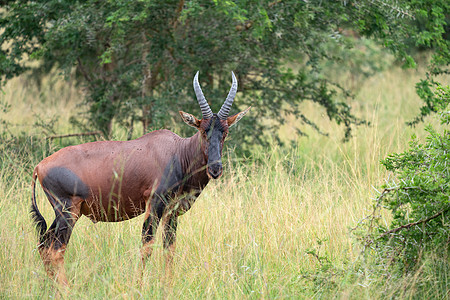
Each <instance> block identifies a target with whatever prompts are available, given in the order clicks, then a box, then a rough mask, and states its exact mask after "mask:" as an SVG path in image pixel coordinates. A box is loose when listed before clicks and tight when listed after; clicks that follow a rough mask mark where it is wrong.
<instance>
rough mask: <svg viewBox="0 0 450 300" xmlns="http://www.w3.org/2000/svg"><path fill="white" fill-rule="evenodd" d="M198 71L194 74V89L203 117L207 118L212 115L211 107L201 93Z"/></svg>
mask: <svg viewBox="0 0 450 300" xmlns="http://www.w3.org/2000/svg"><path fill="white" fill-rule="evenodd" d="M198 72H199V71H197V74H195V76H194V91H195V96H196V97H197V101H198V104H200V109H201V110H202V115H203V119H209V118H211V117H212V116H213V112H212V110H211V107H209V104H208V102H206V99H205V95H203V92H202V88H201V87H200V84H199V83H198Z"/></svg>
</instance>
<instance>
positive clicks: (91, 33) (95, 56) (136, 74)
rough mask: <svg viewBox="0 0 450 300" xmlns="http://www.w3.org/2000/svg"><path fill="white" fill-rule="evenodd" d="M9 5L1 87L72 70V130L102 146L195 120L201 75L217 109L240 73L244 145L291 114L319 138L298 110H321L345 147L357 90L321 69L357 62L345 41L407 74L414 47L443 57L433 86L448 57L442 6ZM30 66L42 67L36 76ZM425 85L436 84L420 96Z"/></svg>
mask: <svg viewBox="0 0 450 300" xmlns="http://www.w3.org/2000/svg"><path fill="white" fill-rule="evenodd" d="M2 4H3V8H2V10H0V17H1V18H0V27H1V28H2V31H0V45H1V48H0V70H1V74H2V78H1V80H2V82H3V83H4V82H5V81H7V80H8V79H10V78H12V77H14V76H17V75H19V74H21V73H23V72H25V71H26V70H28V69H32V71H33V74H35V75H36V76H37V78H39V75H40V74H45V73H47V72H49V70H51V69H54V68H56V69H58V70H62V71H63V72H64V73H65V74H66V75H67V76H70V75H71V74H72V73H73V70H75V77H76V79H77V81H78V82H79V84H80V86H81V87H82V88H83V89H84V91H85V94H86V98H85V102H86V104H87V105H88V106H87V107H88V109H89V111H88V114H87V115H86V116H84V119H81V118H78V119H77V123H78V124H84V125H86V126H89V127H94V128H96V129H99V130H101V131H102V132H103V133H104V134H105V136H108V135H109V134H110V133H111V128H112V123H113V121H114V122H117V123H118V124H120V125H122V126H124V127H125V128H127V129H129V131H130V137H131V135H132V132H133V128H134V127H135V126H134V125H135V124H136V122H141V123H142V125H143V128H144V131H147V130H149V129H150V128H160V127H163V126H166V125H167V123H168V122H170V120H171V117H175V116H176V111H178V110H179V109H180V108H183V109H185V110H191V111H192V112H195V111H198V109H197V107H196V103H195V100H193V99H194V94H193V92H192V88H191V82H192V78H193V75H194V74H195V72H196V71H197V70H200V74H201V75H200V80H201V83H202V84H203V87H204V90H205V92H206V96H207V98H208V99H209V101H210V104H211V106H212V108H213V110H217V109H218V107H219V105H220V104H221V102H222V101H223V98H224V96H225V95H226V92H227V90H228V88H229V85H230V71H231V70H234V71H235V73H236V74H237V75H238V80H239V91H240V92H241V94H239V97H238V99H239V100H238V101H237V103H236V105H237V106H242V107H243V106H244V105H252V106H253V109H252V113H251V114H250V116H249V117H247V118H246V120H245V121H244V122H242V124H241V125H240V127H245V130H246V132H248V133H249V134H248V135H247V137H246V139H245V140H246V141H249V142H252V143H264V142H265V141H266V138H267V137H269V136H275V137H276V134H275V135H274V133H276V130H277V128H278V127H279V126H280V125H282V124H283V123H284V122H285V119H286V116H287V115H289V114H294V115H295V116H297V118H298V120H300V121H301V122H302V123H303V124H307V125H310V126H312V127H313V128H315V129H317V130H318V131H319V132H320V126H318V125H317V124H314V123H313V122H311V121H310V120H309V119H308V117H307V116H306V115H304V114H303V113H302V111H301V110H300V109H299V105H298V104H299V103H301V102H302V101H312V102H315V103H318V104H319V105H320V106H321V107H322V108H323V109H324V111H325V112H326V114H327V116H328V117H329V118H330V119H331V120H333V121H335V122H337V123H338V124H342V125H343V127H344V128H345V136H346V137H347V138H348V137H349V136H350V134H351V129H352V126H354V125H355V124H361V123H364V121H363V120H360V119H358V118H357V117H356V116H354V115H353V114H352V112H351V108H350V106H349V105H348V99H349V98H351V97H352V95H351V93H350V91H347V90H345V89H343V88H342V87H341V86H339V85H338V84H336V83H335V82H333V81H332V80H331V79H330V77H329V76H327V74H325V72H324V69H323V62H324V61H326V62H328V63H331V64H333V63H335V64H336V65H338V64H339V63H340V62H341V61H342V60H343V57H340V56H339V55H336V53H339V52H336V51H333V50H332V49H337V48H338V49H346V50H347V51H348V52H349V53H351V51H352V46H353V44H352V38H351V37H349V36H348V35H346V34H345V31H346V30H349V31H350V32H354V33H355V34H356V35H357V36H359V35H363V36H367V37H370V38H375V39H377V40H379V41H381V42H382V43H384V45H385V46H386V47H387V48H389V49H391V50H393V51H394V53H396V54H397V56H398V58H399V59H401V60H404V62H405V64H406V65H408V66H414V65H415V62H414V60H413V58H412V57H411V55H410V52H409V46H411V45H412V44H413V45H414V46H421V47H428V48H434V49H436V53H437V54H436V56H435V58H434V61H433V64H434V65H433V66H434V67H433V68H432V71H430V77H431V76H432V75H434V74H437V73H442V72H444V70H443V69H442V65H443V62H445V61H447V60H446V55H448V39H446V38H445V34H448V25H447V22H446V19H445V18H446V17H447V16H448V15H449V13H448V8H449V7H448V6H449V5H448V4H447V2H446V1H418V0H411V1H403V2H402V3H398V2H397V1H382V0H378V1H348V2H347V1H343V2H340V1H294V0H288V1H257V2H255V1H248V0H237V1H219V0H215V1H206V0H192V1H185V0H177V1H174V0H169V1H155V0H140V1H134V0H133V1H132V0H118V1H96V0H85V1H69V0H50V1H3V2H2ZM446 30H447V31H446ZM346 57H347V58H349V57H350V58H351V57H352V55H351V54H350V55H347V56H346ZM30 59H31V60H37V61H39V64H38V66H36V64H30V63H29V61H30ZM429 84H433V83H432V81H425V82H424V84H423V85H422V86H427V85H429ZM425 100H426V99H425ZM433 105H434V104H433V103H428V102H426V107H427V108H425V109H424V111H423V115H426V114H428V111H434V109H433V107H434V106H433ZM427 109H428V110H427ZM267 120H270V121H269V122H267ZM299 133H300V134H301V133H302V132H299ZM236 137H238V135H236ZM242 139H243V138H242ZM236 140H239V139H238V138H237V139H236Z"/></svg>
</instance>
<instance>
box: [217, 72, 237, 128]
mask: <svg viewBox="0 0 450 300" xmlns="http://www.w3.org/2000/svg"><path fill="white" fill-rule="evenodd" d="M231 77H232V78H233V83H232V84H231V89H230V92H229V93H228V96H227V99H225V102H224V103H223V105H222V107H221V108H220V110H219V112H218V113H217V116H218V117H219V119H221V120H225V119H226V118H228V114H229V113H230V110H231V105H232V104H233V100H234V97H236V92H237V88H238V84H237V80H236V76H234V72H233V71H231Z"/></svg>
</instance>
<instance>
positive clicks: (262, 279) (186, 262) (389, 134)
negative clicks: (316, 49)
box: [0, 66, 450, 299]
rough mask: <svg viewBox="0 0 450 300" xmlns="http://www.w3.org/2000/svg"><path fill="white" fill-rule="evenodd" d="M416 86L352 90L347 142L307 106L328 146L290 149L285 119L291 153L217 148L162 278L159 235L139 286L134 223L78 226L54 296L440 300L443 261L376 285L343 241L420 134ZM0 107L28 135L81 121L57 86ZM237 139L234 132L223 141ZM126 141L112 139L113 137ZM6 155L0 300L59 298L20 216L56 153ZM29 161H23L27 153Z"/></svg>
mask: <svg viewBox="0 0 450 300" xmlns="http://www.w3.org/2000/svg"><path fill="white" fill-rule="evenodd" d="M423 76H424V71H423V70H402V69H401V68H398V67H394V66H391V67H389V69H388V70H385V71H384V72H382V73H379V74H377V75H375V76H373V77H371V78H369V79H368V80H365V81H362V82H361V85H360V86H358V92H357V96H356V99H355V100H354V103H351V105H352V107H353V110H354V113H355V114H356V115H358V116H360V117H363V118H365V119H367V120H369V121H370V122H371V126H360V127H358V128H356V129H355V130H354V137H353V138H352V139H351V140H350V141H349V142H347V143H342V142H341V139H342V137H343V132H342V128H340V127H339V126H337V125H336V124H334V123H330V122H329V121H328V120H327V117H326V116H325V115H324V114H323V111H322V110H321V109H320V108H318V107H316V106H314V105H310V104H306V105H304V108H305V112H306V114H307V115H309V116H311V115H312V116H313V119H314V120H315V121H316V122H317V124H319V125H320V126H321V128H322V129H323V130H324V131H326V132H328V133H329V136H328V137H325V136H321V135H318V134H316V133H314V131H312V130H310V131H309V133H310V136H309V137H295V135H294V132H295V131H294V130H293V128H294V127H295V126H299V125H298V124H297V122H296V120H295V119H294V118H291V119H290V120H289V122H288V125H286V126H285V127H283V129H282V130H281V135H282V136H283V137H284V138H288V137H289V138H294V140H295V143H294V144H295V145H294V146H286V147H279V146H276V145H274V146H272V147H271V148H270V149H258V148H257V147H255V149H254V150H253V153H252V157H251V158H247V159H242V158H237V157H236V155H234V154H233V149H230V148H229V149H228V150H226V151H225V153H224V164H225V170H224V176H223V177H222V178H221V179H220V180H217V181H213V182H210V184H209V185H208V186H207V188H206V189H205V190H204V191H203V193H202V195H201V197H200V198H199V199H198V200H197V202H196V204H195V205H194V206H193V208H192V209H191V210H190V211H189V212H188V213H186V214H185V215H184V216H182V217H181V218H180V222H179V226H178V236H177V249H176V253H175V256H174V263H173V266H172V272H171V273H172V275H171V276H170V277H169V276H166V272H165V265H164V264H165V260H164V258H163V250H162V243H161V237H160V236H158V239H157V243H156V250H155V251H154V254H153V256H152V257H151V258H150V259H149V260H148V262H147V265H146V268H145V271H144V272H143V276H142V278H141V277H140V257H139V249H140V246H141V228H142V223H143V216H140V217H137V218H135V219H132V220H129V221H125V222H121V223H97V224H93V223H92V222H91V221H89V220H88V219H87V218H81V219H80V221H79V222H78V223H77V224H76V226H75V230H74V233H73V235H72V237H71V240H70V243H69V246H68V250H67V251H66V256H65V257H66V260H65V262H66V271H67V276H68V278H69V281H70V289H69V290H68V291H62V295H63V297H64V298H65V297H67V298H68V299H78V298H81V299H88V298H96V299H98V298H108V299H116V298H126V299H128V298H144V299H152V298H166V297H167V298H172V299H179V298H188V299H189V298H230V299H242V298H256V299H259V298H334V297H336V298H352V299H356V298H365V299H369V298H370V299H373V298H391V297H401V298H415V297H418V296H417V293H416V291H417V289H418V286H420V285H424V284H425V283H426V284H428V287H427V288H426V290H425V292H422V294H420V295H421V296H420V297H422V296H424V295H429V296H431V297H439V298H446V297H447V298H448V297H449V294H448V288H449V285H450V280H449V278H448V275H446V271H445V270H444V271H441V273H439V274H438V275H434V273H433V272H432V270H434V269H435V266H436V264H437V265H438V264H439V261H438V260H439V258H435V260H437V263H436V262H434V263H430V264H429V266H427V265H425V266H424V267H423V268H421V271H420V272H417V273H415V274H412V275H409V276H404V277H400V278H397V279H395V280H394V279H392V280H390V281H385V279H386V277H382V276H381V275H380V274H381V273H382V272H378V273H376V272H372V270H374V269H376V266H373V265H369V263H368V262H361V261H360V257H361V256H360V252H361V247H360V246H358V244H357V243H356V242H355V238H354V237H353V235H352V232H351V230H350V229H351V228H353V227H355V226H356V224H357V223H358V221H359V220H360V219H362V218H363V217H364V216H366V215H367V214H369V213H370V211H371V205H372V203H373V197H374V194H375V193H376V190H375V188H376V187H379V186H380V185H381V184H382V183H383V182H384V180H386V179H387V178H388V177H389V174H388V173H387V172H386V171H384V170H383V168H382V166H381V165H380V163H379V161H380V159H382V158H384V157H386V155H387V154H389V153H392V152H400V151H403V150H405V149H406V148H407V145H408V141H409V139H410V137H411V135H412V134H413V133H416V134H417V136H418V137H419V138H420V137H422V138H423V136H425V133H424V132H423V130H422V129H423V126H424V124H421V125H419V126H417V127H416V128H410V127H408V126H407V125H406V124H405V122H406V121H409V120H411V119H412V118H413V117H414V116H415V115H416V114H417V112H418V109H419V107H420V106H421V102H420V100H419V99H418V97H417V95H416V94H415V89H414V85H415V83H416V82H418V81H419V79H420V78H422V77H423ZM0 97H1V100H2V101H3V102H4V101H6V102H7V103H9V104H11V110H10V111H9V112H8V113H6V114H2V115H1V118H2V119H3V120H7V121H9V122H11V123H14V124H19V125H20V126H10V127H8V128H9V129H8V130H11V131H14V132H20V131H25V132H27V133H29V134H30V135H31V134H41V135H42V132H43V130H44V129H45V128H43V127H42V126H38V125H36V124H35V122H36V121H38V124H47V123H48V122H49V121H50V120H55V123H54V128H56V129H57V133H59V134H63V133H69V132H71V131H72V130H73V128H71V125H70V124H69V122H68V119H69V117H70V116H72V115H74V114H76V113H77V112H78V111H80V110H81V109H82V107H80V106H79V105H78V104H79V103H80V102H81V99H82V95H81V93H80V92H78V91H77V88H76V87H74V86H70V85H68V84H67V83H64V82H62V81H61V80H60V79H58V77H57V76H54V75H53V76H49V77H48V78H46V79H45V80H44V82H42V85H41V88H40V89H38V88H37V86H36V85H35V84H34V83H32V82H30V81H28V80H27V79H26V78H25V77H20V78H17V79H15V80H12V81H10V82H9V83H8V84H7V86H6V87H5V89H4V94H2V95H0ZM193 101H195V100H194V99H193ZM235 102H236V104H238V103H239V94H238V95H237V98H236V101H235ZM180 109H182V108H181V107H180ZM234 110H237V108H236V107H235V108H234ZM191 113H194V114H196V115H199V111H198V112H191ZM55 116H59V118H58V119H57V120H56V119H55ZM428 122H432V123H435V124H437V123H438V122H437V121H436V120H435V119H434V118H428V119H427V120H426V122H425V123H428ZM176 126H183V124H182V122H181V119H180V120H179V123H177V124H174V128H169V129H172V130H174V131H176ZM44 127H45V126H44ZM302 128H304V127H302ZM233 134H236V132H233V129H231V132H230V138H233ZM125 138H126V135H125V133H121V132H120V131H117V133H116V136H115V139H125ZM73 142H74V143H79V142H80V140H75V139H74V140H73ZM31 144H33V145H31ZM11 147H12V146H11ZM11 147H9V146H8V145H3V146H2V151H3V153H2V161H1V162H2V165H1V169H0V224H1V225H0V298H53V297H54V296H55V295H56V290H57V289H58V288H57V287H56V286H55V284H54V283H53V282H52V281H50V280H49V279H48V278H47V276H46V274H45V271H44V268H43V264H42V261H41V259H40V257H39V254H38V252H37V248H36V246H37V238H36V233H35V229H34V228H33V225H32V223H31V220H30V216H29V209H30V203H31V202H30V197H31V189H30V184H31V172H32V168H33V167H34V165H36V164H37V163H38V162H39V161H40V160H41V159H42V158H44V157H45V156H47V155H49V154H51V153H53V152H54V151H56V150H57V149H58V147H59V146H57V145H53V146H47V145H46V144H45V143H44V142H43V140H28V141H26V142H25V141H24V143H23V145H21V146H20V147H19V148H21V149H22V154H21V155H20V156H19V155H18V154H17V151H15V150H14V151H13V150H12V148H11ZM15 147H16V148H17V145H15ZM31 147H33V148H34V149H36V148H37V149H41V150H40V152H41V153H42V156H41V157H37V156H36V154H34V155H32V154H31V153H39V151H33V152H31V150H27V149H29V148H31ZM27 151H28V152H29V153H30V155H28V156H27V155H23V153H28V152H27ZM37 203H38V207H39V209H40V210H41V212H42V213H43V215H44V217H45V219H46V221H47V223H48V224H49V223H50V222H51V221H52V220H53V216H54V215H53V210H52V209H51V207H50V204H49V203H48V201H47V199H46V198H45V196H44V193H43V192H42V190H40V188H39V189H38V195H37ZM386 222H389V215H386ZM355 265H358V267H357V268H356V267H355ZM424 282H425V283H424ZM427 293H428V294H427Z"/></svg>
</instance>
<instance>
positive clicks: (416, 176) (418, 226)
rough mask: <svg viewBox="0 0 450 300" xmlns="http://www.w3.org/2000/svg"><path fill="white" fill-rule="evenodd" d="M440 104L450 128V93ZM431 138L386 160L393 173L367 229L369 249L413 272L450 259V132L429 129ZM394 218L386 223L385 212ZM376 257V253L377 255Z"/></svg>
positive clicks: (443, 93) (440, 93)
mask: <svg viewBox="0 0 450 300" xmlns="http://www.w3.org/2000/svg"><path fill="white" fill-rule="evenodd" d="M433 93H434V97H435V98H437V100H435V101H434V102H435V103H440V106H441V109H442V113H441V122H442V124H443V125H444V126H445V125H448V124H449V121H450V119H449V112H448V110H447V107H448V104H449V103H450V88H449V86H447V87H441V86H440V87H438V88H437V89H436V90H435V91H434V92H433ZM426 131H427V132H428V136H427V138H426V141H425V142H424V143H421V142H419V141H418V140H417V138H416V137H414V136H413V138H412V140H411V142H410V146H409V150H407V151H405V152H403V153H394V154H391V155H389V156H388V157H387V158H386V159H384V160H383V161H382V164H383V166H384V167H385V168H386V169H387V170H389V171H391V172H393V174H394V179H393V180H391V181H388V182H387V183H386V184H385V185H384V186H383V190H382V191H381V192H380V194H379V196H378V197H377V199H376V203H375V204H374V209H373V213H372V215H370V216H369V217H368V218H367V219H365V220H364V222H362V224H364V226H366V229H367V231H366V234H364V235H363V241H364V245H365V247H366V250H367V249H372V251H374V253H376V254H377V255H379V256H380V257H381V258H383V259H388V262H389V264H390V265H395V266H397V267H399V269H400V270H402V271H409V270H412V269H414V268H415V267H416V266H419V264H418V263H419V262H421V258H423V257H424V254H425V253H429V252H437V253H440V254H442V255H448V251H449V245H450V168H449V164H450V131H449V130H447V128H445V129H444V130H443V131H442V132H439V131H437V130H436V129H434V128H433V127H432V126H430V125H429V126H427V127H426ZM383 209H387V210H388V211H389V212H390V213H391V214H392V222H391V224H390V225H389V226H387V225H385V224H384V218H383V217H382V216H383V214H382V210H383ZM372 253H373V252H372Z"/></svg>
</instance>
